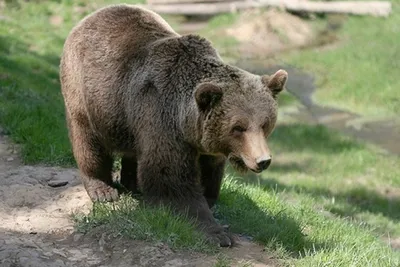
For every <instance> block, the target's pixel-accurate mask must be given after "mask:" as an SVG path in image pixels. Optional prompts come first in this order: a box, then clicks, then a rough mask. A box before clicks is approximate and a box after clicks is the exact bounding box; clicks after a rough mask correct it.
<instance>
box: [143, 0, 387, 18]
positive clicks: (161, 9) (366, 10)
mask: <svg viewBox="0 0 400 267" xmlns="http://www.w3.org/2000/svg"><path fill="white" fill-rule="evenodd" d="M266 6H273V7H281V8H283V9H286V10H288V11H304V12H315V13H348V14H353V15H371V16H376V17H387V16H388V15H389V14H390V12H391V9H392V7H391V3H390V2H387V1H357V2H356V1H353V2H350V1H349V2H348V1H333V2H322V1H318V2H314V1H313V2H309V1H304V0H303V1H302V0H258V1H255V0H252V1H232V2H222V3H221V2H218V3H213V4H211V3H207V4H203V3H193V4H190V3H186V4H185V3H183V4H170V5H167V4H164V5H161V4H160V5H159V4H157V5H155V4H153V5H146V6H145V7H146V8H149V9H151V10H153V11H154V12H157V13H160V14H180V15H216V14H219V13H229V12H236V11H238V10H243V9H249V8H259V7H266Z"/></svg>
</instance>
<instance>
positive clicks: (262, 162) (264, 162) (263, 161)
mask: <svg viewBox="0 0 400 267" xmlns="http://www.w3.org/2000/svg"><path fill="white" fill-rule="evenodd" d="M271 161H272V159H271V157H270V156H267V157H260V158H259V159H257V167H258V170H260V171H264V170H266V169H268V167H269V165H271Z"/></svg>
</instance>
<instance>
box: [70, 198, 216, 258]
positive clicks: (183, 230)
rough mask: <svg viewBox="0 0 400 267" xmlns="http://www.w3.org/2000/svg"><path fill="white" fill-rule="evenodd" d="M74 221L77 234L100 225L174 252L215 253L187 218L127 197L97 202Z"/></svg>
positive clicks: (108, 229) (169, 210)
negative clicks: (169, 248)
mask: <svg viewBox="0 0 400 267" xmlns="http://www.w3.org/2000/svg"><path fill="white" fill-rule="evenodd" d="M74 218H75V221H76V223H77V224H76V227H77V230H78V231H80V232H88V231H90V230H92V229H93V228H95V227H98V226H101V227H103V229H105V230H106V231H107V232H110V233H114V234H120V235H122V236H125V237H128V238H132V239H138V240H145V241H156V242H158V241H161V242H165V243H166V244H168V245H169V246H170V247H171V248H173V249H182V250H190V251H197V252H207V253H212V252H215V251H216V248H215V247H214V246H213V245H211V244H209V243H207V242H206V238H205V236H204V235H203V234H202V233H201V232H199V231H198V230H197V229H196V226H195V225H194V224H193V223H191V222H190V221H189V220H188V219H187V218H186V217H184V216H177V215H174V214H173V213H172V211H171V209H170V208H168V207H161V208H154V207H143V206H142V205H139V203H138V201H137V200H135V199H133V198H132V197H131V196H129V195H122V196H121V198H120V200H119V201H118V202H115V203H99V202H96V203H94V205H93V209H92V210H91V212H90V213H89V214H88V215H80V214H77V215H75V216H74Z"/></svg>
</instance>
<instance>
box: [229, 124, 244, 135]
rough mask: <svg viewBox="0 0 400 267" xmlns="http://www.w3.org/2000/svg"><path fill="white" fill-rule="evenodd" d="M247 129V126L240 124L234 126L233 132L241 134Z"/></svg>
mask: <svg viewBox="0 0 400 267" xmlns="http://www.w3.org/2000/svg"><path fill="white" fill-rule="evenodd" d="M245 131H246V128H244V127H242V126H239V125H237V126H235V127H233V128H232V133H233V134H241V133H243V132H245Z"/></svg>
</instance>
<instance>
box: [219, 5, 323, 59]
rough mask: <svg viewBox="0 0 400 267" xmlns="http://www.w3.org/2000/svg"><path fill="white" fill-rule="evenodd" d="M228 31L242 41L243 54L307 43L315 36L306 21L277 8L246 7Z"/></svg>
mask: <svg viewBox="0 0 400 267" xmlns="http://www.w3.org/2000/svg"><path fill="white" fill-rule="evenodd" d="M226 34H227V35H229V36H231V37H234V38H235V39H236V40H238V41H239V42H240V44H241V45H240V48H239V50H240V51H239V52H240V53H241V57H244V58H248V57H250V58H251V57H254V56H257V57H259V55H271V54H274V53H277V52H280V51H284V50H288V49H294V48H300V47H305V46H308V45H310V44H312V43H313V42H314V40H315V38H316V36H315V33H314V31H313V29H312V28H311V26H310V25H309V24H308V23H307V22H305V21H304V20H302V19H300V18H299V17H297V16H294V15H291V14H289V13H286V12H283V11H279V10H277V9H268V10H259V9H256V10H248V11H245V12H243V13H241V15H240V18H239V19H238V21H237V22H236V23H235V24H234V25H232V26H231V27H229V28H227V29H226Z"/></svg>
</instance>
